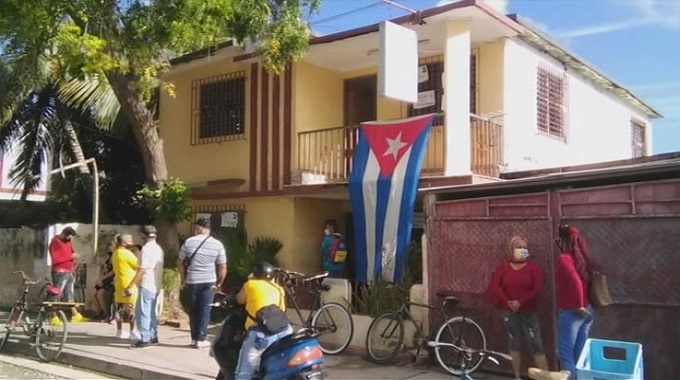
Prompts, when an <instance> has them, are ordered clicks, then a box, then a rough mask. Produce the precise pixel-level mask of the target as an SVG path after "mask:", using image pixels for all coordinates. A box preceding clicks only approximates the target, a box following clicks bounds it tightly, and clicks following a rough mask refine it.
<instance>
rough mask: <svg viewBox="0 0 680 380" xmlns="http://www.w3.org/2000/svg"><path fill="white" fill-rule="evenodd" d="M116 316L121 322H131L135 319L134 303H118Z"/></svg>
mask: <svg viewBox="0 0 680 380" xmlns="http://www.w3.org/2000/svg"><path fill="white" fill-rule="evenodd" d="M117 306H118V310H117V311H116V314H118V318H120V319H121V320H122V321H123V322H132V321H134V320H135V304H132V303H118V304H117Z"/></svg>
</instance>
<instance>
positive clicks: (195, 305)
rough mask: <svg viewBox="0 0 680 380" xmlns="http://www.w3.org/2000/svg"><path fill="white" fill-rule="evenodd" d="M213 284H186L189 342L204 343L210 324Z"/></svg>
mask: <svg viewBox="0 0 680 380" xmlns="http://www.w3.org/2000/svg"><path fill="white" fill-rule="evenodd" d="M213 285H215V283H214V282H209V283H206V284H187V285H186V286H187V289H188V290H189V297H190V303H189V327H190V328H191V340H195V341H204V340H205V337H206V335H207V334H208V323H209V322H210V309H212V306H210V304H211V303H212V301H213V292H212V290H211V288H212V286H213Z"/></svg>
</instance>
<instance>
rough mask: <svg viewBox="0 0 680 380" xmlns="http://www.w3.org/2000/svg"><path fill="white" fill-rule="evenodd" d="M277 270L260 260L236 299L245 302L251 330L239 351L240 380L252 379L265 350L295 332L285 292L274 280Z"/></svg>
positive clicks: (247, 330) (248, 326)
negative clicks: (287, 311)
mask: <svg viewBox="0 0 680 380" xmlns="http://www.w3.org/2000/svg"><path fill="white" fill-rule="evenodd" d="M274 271H275V268H274V266H273V265H271V264H270V263H268V262H264V261H263V262H260V263H258V264H257V265H256V266H255V268H253V273H252V276H251V277H250V278H249V280H248V281H246V283H245V284H243V287H242V288H241V290H240V291H239V293H238V294H237V295H236V301H237V302H238V303H240V304H242V305H245V308H246V314H247V317H246V321H245V325H244V328H245V330H246V332H247V333H246V336H245V338H244V340H243V345H242V346H241V352H240V353H239V358H238V365H237V366H236V380H250V379H251V378H252V377H253V375H254V374H255V371H256V370H257V367H258V366H259V365H260V358H261V357H262V354H263V353H264V351H265V350H266V349H267V348H268V347H269V346H271V345H272V344H274V343H275V342H276V341H278V340H279V339H281V338H283V337H286V336H288V335H290V334H292V333H293V326H291V324H290V321H289V320H288V317H287V316H286V313H285V312H286V299H285V297H286V296H285V291H284V290H283V288H282V287H281V286H280V285H278V284H277V283H275V282H274Z"/></svg>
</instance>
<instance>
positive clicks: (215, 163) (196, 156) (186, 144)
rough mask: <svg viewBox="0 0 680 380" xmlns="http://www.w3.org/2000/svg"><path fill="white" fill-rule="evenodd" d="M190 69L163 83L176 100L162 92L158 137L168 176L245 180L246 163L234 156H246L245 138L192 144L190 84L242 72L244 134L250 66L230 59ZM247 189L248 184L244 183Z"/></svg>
mask: <svg viewBox="0 0 680 380" xmlns="http://www.w3.org/2000/svg"><path fill="white" fill-rule="evenodd" d="M215 61H216V62H215V63H212V64H204V65H201V66H200V67H197V68H195V69H191V70H185V71H179V72H176V73H173V72H171V73H169V74H168V75H167V76H166V78H165V80H167V81H169V82H171V83H173V84H174V85H175V94H176V96H175V97H171V96H169V95H168V94H167V93H165V92H163V93H162V94H161V104H162V106H161V108H160V117H159V120H160V134H161V137H162V138H163V148H164V151H165V158H166V162H167V165H168V172H169V173H170V175H171V176H173V177H177V178H180V179H181V180H183V181H184V182H186V183H196V182H204V181H208V180H214V179H222V178H242V179H245V180H246V181H248V170H249V166H248V165H247V164H244V163H247V160H246V161H244V160H242V159H234V157H243V158H244V159H245V158H246V157H248V156H249V152H250V150H249V149H250V148H249V145H248V144H249V142H248V140H247V139H242V140H236V141H225V142H221V143H212V144H199V145H194V146H192V145H191V122H192V116H191V101H192V99H191V96H192V81H194V80H198V79H202V78H209V77H212V76H216V75H222V74H229V73H234V72H238V71H245V75H246V86H245V87H246V91H245V99H246V112H245V125H246V127H245V133H246V138H247V134H248V133H249V131H250V127H251V125H250V117H249V116H250V105H249V102H248V99H250V85H249V78H250V77H251V73H250V65H246V64H235V63H232V61H231V59H230V58H227V59H219V60H217V59H216V60H215ZM246 186H247V184H246Z"/></svg>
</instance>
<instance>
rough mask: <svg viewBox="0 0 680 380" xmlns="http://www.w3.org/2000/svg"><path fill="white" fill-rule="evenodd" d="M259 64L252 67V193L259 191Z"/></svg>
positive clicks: (250, 126)
mask: <svg viewBox="0 0 680 380" xmlns="http://www.w3.org/2000/svg"><path fill="white" fill-rule="evenodd" d="M258 73H259V70H258V67H257V62H256V63H253V64H252V65H250V125H249V126H248V128H250V181H249V182H250V191H251V192H252V191H255V190H257V93H258V87H257V75H258Z"/></svg>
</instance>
